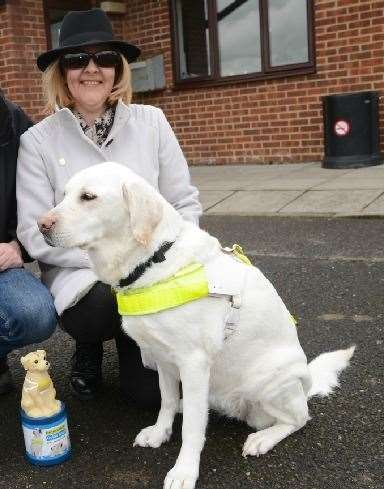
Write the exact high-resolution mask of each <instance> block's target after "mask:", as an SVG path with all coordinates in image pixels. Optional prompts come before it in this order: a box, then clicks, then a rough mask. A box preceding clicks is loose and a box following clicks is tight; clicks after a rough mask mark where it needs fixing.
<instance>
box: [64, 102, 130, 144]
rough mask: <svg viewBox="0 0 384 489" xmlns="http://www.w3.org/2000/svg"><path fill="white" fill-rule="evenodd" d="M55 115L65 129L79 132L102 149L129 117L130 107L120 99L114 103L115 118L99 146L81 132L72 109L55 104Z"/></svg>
mask: <svg viewBox="0 0 384 489" xmlns="http://www.w3.org/2000/svg"><path fill="white" fill-rule="evenodd" d="M55 112H56V117H57V119H58V121H59V122H60V123H61V124H63V125H65V126H66V128H67V129H69V130H72V131H75V132H76V133H77V134H78V133H79V132H80V133H81V136H82V137H83V138H85V139H86V140H87V141H90V142H91V143H92V144H93V145H94V146H95V147H96V148H98V149H99V150H100V149H103V148H105V146H106V145H108V143H109V144H110V141H111V140H113V138H114V137H115V136H116V135H117V134H118V133H119V131H120V130H121V129H122V127H123V126H124V125H125V124H126V123H127V122H128V120H129V119H130V117H131V109H130V107H129V106H127V105H125V103H124V102H123V101H122V100H121V99H120V100H119V101H118V102H117V105H116V112H115V119H114V121H113V126H112V128H111V131H110V133H109V135H108V137H107V139H106V141H105V142H104V144H103V145H102V146H101V147H98V146H97V144H95V143H93V141H91V140H90V139H89V138H88V137H87V136H86V135H85V134H84V132H83V130H82V129H81V127H80V123H79V120H78V119H77V118H76V117H75V116H74V115H73V113H72V111H71V110H70V109H69V108H68V107H63V108H60V107H58V106H56V108H55Z"/></svg>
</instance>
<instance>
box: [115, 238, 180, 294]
mask: <svg viewBox="0 0 384 489" xmlns="http://www.w3.org/2000/svg"><path fill="white" fill-rule="evenodd" d="M173 244H174V241H166V242H165V243H163V244H162V245H161V246H160V248H159V249H158V250H156V251H155V253H154V254H153V255H152V256H151V257H150V258H148V260H147V261H145V262H144V263H140V265H137V267H136V268H135V269H134V270H133V271H132V272H131V273H130V274H129V275H128V277H125V278H122V279H121V280H120V281H119V287H128V285H131V284H133V283H134V282H136V280H138V279H139V278H140V277H141V276H142V275H143V274H144V272H145V270H146V269H147V268H149V267H151V266H152V263H161V262H162V261H165V254H164V253H165V252H166V251H168V250H169V248H170V247H171V246H172V245H173Z"/></svg>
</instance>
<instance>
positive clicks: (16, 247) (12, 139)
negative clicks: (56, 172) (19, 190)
mask: <svg viewBox="0 0 384 489" xmlns="http://www.w3.org/2000/svg"><path fill="white" fill-rule="evenodd" d="M4 106H5V108H6V109H7V113H8V124H9V126H10V129H9V134H10V136H9V140H8V145H9V155H10V159H11V160H12V161H8V162H7V164H9V165H10V166H11V167H12V168H13V172H14V173H13V181H12V187H13V192H12V198H11V203H10V208H9V212H8V216H7V218H8V219H7V233H8V235H9V237H10V238H11V239H12V241H11V242H10V244H11V246H10V247H8V250H9V253H10V256H9V257H8V261H9V260H11V262H13V263H15V262H16V261H15V260H16V256H12V255H15V254H19V255H20V257H21V260H22V262H30V261H32V259H31V257H30V256H29V255H28V253H27V252H26V250H25V249H24V248H23V246H21V244H20V242H19V241H18V239H17V235H16V228H17V208H16V188H15V173H16V161H17V153H18V149H19V142H20V137H21V135H22V134H23V133H24V132H25V131H26V130H27V129H29V128H30V127H31V126H32V125H33V122H32V121H31V119H30V118H29V117H28V116H27V115H26V114H25V112H23V110H22V109H21V108H20V107H19V106H17V105H14V104H11V103H10V102H7V103H5V101H4ZM4 258H5V256H4ZM0 266H1V263H0ZM20 266H21V265H20Z"/></svg>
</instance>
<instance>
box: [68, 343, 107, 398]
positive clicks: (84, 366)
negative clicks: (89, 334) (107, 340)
mask: <svg viewBox="0 0 384 489" xmlns="http://www.w3.org/2000/svg"><path fill="white" fill-rule="evenodd" d="M102 361H103V343H79V342H76V351H75V353H74V354H73V356H72V370H71V378H70V382H69V383H70V386H71V388H72V392H73V394H74V395H75V396H76V397H77V398H78V399H80V400H82V401H88V400H90V399H93V398H94V397H95V395H96V393H97V390H98V389H99V387H100V384H101V364H102Z"/></svg>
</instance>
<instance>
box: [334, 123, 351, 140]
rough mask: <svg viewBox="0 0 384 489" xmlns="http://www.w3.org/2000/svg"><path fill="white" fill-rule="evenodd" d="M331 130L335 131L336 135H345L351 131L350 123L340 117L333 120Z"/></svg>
mask: <svg viewBox="0 0 384 489" xmlns="http://www.w3.org/2000/svg"><path fill="white" fill-rule="evenodd" d="M333 130H334V131H335V134H336V136H340V137H342V136H347V135H348V134H349V133H350V131H351V124H350V123H349V122H348V121H346V120H344V119H340V120H338V121H336V122H335V124H334V126H333Z"/></svg>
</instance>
